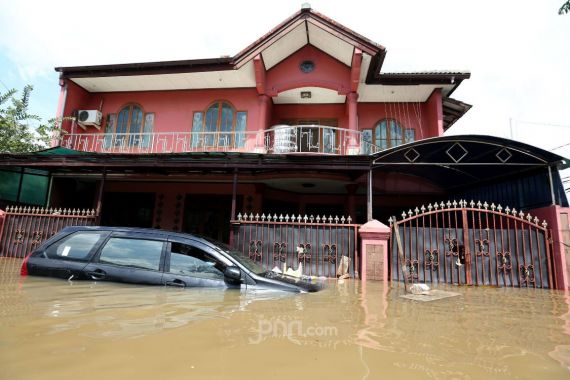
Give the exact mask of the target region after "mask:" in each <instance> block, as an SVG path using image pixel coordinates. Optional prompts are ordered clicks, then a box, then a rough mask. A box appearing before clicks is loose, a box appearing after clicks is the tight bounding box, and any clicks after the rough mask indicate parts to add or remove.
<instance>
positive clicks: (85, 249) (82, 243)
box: [45, 232, 107, 261]
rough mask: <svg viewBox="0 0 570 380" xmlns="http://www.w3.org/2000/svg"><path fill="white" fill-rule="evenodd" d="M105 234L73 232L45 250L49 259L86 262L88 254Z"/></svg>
mask: <svg viewBox="0 0 570 380" xmlns="http://www.w3.org/2000/svg"><path fill="white" fill-rule="evenodd" d="M106 235H107V233H105V232H75V233H73V234H71V235H69V236H67V237H65V238H63V239H61V240H60V241H58V242H56V243H54V244H52V245H51V246H49V247H48V248H47V249H46V250H45V255H46V256H47V257H48V258H50V259H63V260H75V261H87V259H88V256H89V252H91V250H92V249H93V247H94V246H95V245H96V244H97V243H98V242H100V241H101V240H102V239H103V238H104V237H105V236H106Z"/></svg>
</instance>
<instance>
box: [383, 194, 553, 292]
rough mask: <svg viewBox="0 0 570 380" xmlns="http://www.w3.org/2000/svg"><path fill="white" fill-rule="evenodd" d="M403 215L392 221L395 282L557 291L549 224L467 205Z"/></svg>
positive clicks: (500, 209)
mask: <svg viewBox="0 0 570 380" xmlns="http://www.w3.org/2000/svg"><path fill="white" fill-rule="evenodd" d="M401 216H402V220H397V218H396V217H392V218H390V220H389V221H390V225H391V227H392V239H391V252H392V254H391V265H390V269H391V278H392V280H396V281H404V280H405V281H407V282H427V283H448V284H459V285H491V286H511V287H534V288H554V287H556V284H554V283H553V281H554V280H553V278H554V276H553V275H552V273H554V271H553V267H552V265H553V260H552V241H551V239H550V237H549V236H550V233H549V232H550V231H549V230H548V228H547V223H546V221H542V222H540V221H539V220H538V218H536V217H534V218H533V217H532V216H531V215H530V214H525V213H524V212H522V211H520V212H519V211H517V210H515V209H510V208H509V207H505V208H504V209H503V207H502V206H501V205H497V206H496V205H495V204H491V205H489V204H488V203H487V202H484V203H481V202H477V203H475V202H473V201H471V202H469V204H468V203H467V202H466V201H463V200H462V201H459V202H456V201H453V202H449V201H448V202H447V203H443V202H441V203H440V204H437V203H435V204H433V205H432V204H429V205H428V206H427V208H426V207H424V206H422V207H421V208H416V209H415V210H413V211H412V210H409V211H408V212H407V213H406V212H403V213H402V215H401ZM398 241H399V243H398ZM404 273H405V275H404ZM404 276H406V278H404Z"/></svg>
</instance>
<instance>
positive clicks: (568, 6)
mask: <svg viewBox="0 0 570 380" xmlns="http://www.w3.org/2000/svg"><path fill="white" fill-rule="evenodd" d="M567 13H570V0H567V1H566V2H565V3H564V4H562V6H561V7H560V9H559V10H558V14H559V15H564V14H567Z"/></svg>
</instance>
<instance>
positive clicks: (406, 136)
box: [374, 119, 416, 149]
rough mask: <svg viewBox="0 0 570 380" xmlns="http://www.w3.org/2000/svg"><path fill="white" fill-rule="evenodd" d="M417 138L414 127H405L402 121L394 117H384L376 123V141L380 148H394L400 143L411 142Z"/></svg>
mask: <svg viewBox="0 0 570 380" xmlns="http://www.w3.org/2000/svg"><path fill="white" fill-rule="evenodd" d="M415 138H416V132H415V130H414V129H413V128H407V129H405V130H404V129H403V128H402V126H401V125H400V123H398V122H397V121H396V120H394V119H383V120H380V121H379V122H378V123H377V124H376V128H375V130H374V142H375V145H376V146H377V147H378V148H380V149H387V148H393V147H395V146H398V145H402V144H405V143H409V142H412V141H414V140H415Z"/></svg>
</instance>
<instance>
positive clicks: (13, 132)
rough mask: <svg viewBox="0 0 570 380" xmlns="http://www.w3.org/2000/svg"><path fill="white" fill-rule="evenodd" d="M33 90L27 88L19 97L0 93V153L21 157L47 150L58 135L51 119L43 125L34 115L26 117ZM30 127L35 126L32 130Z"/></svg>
mask: <svg viewBox="0 0 570 380" xmlns="http://www.w3.org/2000/svg"><path fill="white" fill-rule="evenodd" d="M32 90H33V86H30V85H27V86H25V87H24V90H23V91H22V95H21V96H20V97H18V96H17V93H18V91H16V90H15V89H12V90H9V91H8V92H6V93H4V94H2V93H0V152H2V153H24V152H32V151H36V150H40V149H45V148H47V147H49V145H50V141H51V139H52V137H53V135H54V133H55V132H57V131H58V128H57V125H56V124H57V123H56V120H55V119H50V120H48V121H47V123H43V122H42V120H41V118H40V117H39V116H37V115H33V114H30V113H29V110H28V107H29V103H30V94H31V92H32ZM33 124H36V125H37V126H36V127H35V128H34V126H33Z"/></svg>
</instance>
